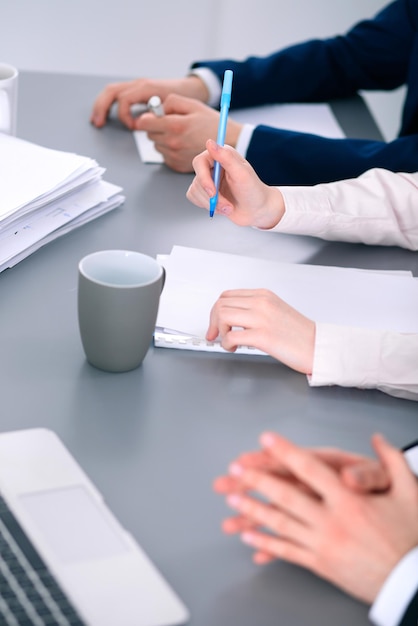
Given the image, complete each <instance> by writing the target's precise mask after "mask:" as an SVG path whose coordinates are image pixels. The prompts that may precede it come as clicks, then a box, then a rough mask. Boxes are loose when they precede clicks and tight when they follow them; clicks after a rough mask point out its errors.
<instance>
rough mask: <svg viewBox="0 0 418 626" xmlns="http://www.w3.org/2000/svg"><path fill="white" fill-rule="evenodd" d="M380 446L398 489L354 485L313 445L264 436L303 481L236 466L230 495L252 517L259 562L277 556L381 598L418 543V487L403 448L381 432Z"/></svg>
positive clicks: (249, 537)
mask: <svg viewBox="0 0 418 626" xmlns="http://www.w3.org/2000/svg"><path fill="white" fill-rule="evenodd" d="M372 443H373V447H374V449H375V451H376V453H377V455H378V457H379V460H380V463H381V464H382V466H383V467H384V469H385V471H386V472H387V474H388V476H389V481H390V486H389V487H388V489H387V490H386V491H384V492H380V493H372V494H364V493H363V494H362V493H355V492H353V491H352V490H350V489H348V488H347V487H346V485H344V484H343V483H342V481H341V479H340V477H339V476H338V474H336V472H335V471H334V470H333V469H332V468H330V467H329V466H328V465H327V464H326V463H325V462H323V461H322V460H321V459H319V458H318V457H317V456H315V454H313V453H312V452H310V451H309V450H304V449H301V448H299V447H297V446H295V445H293V444H292V443H290V442H289V441H287V440H286V439H284V438H283V437H280V436H278V435H275V434H273V433H265V434H264V435H262V437H261V444H262V446H263V448H265V449H268V450H269V451H270V453H271V454H272V455H273V456H274V457H275V458H277V460H278V462H279V463H280V465H281V466H283V467H285V468H286V470H287V471H288V472H289V473H290V474H291V475H292V476H293V477H294V478H295V479H296V480H295V482H294V483H292V482H290V481H288V480H287V479H286V478H285V479H283V478H281V477H279V476H272V475H271V474H270V473H269V472H265V471H261V470H259V469H253V468H251V469H249V468H245V467H242V466H240V465H238V464H234V466H233V472H234V475H235V478H236V479H237V481H239V483H240V488H239V489H237V491H236V492H235V493H232V494H231V495H229V496H228V503H229V505H230V506H231V507H232V508H234V509H235V510H236V511H237V512H238V513H239V515H240V516H242V517H243V518H244V519H245V520H247V528H245V525H244V526H243V528H244V531H243V532H242V534H241V538H242V540H243V541H244V542H245V543H247V544H248V545H250V546H252V547H253V548H255V550H256V552H255V554H254V560H255V561H256V562H259V563H264V562H266V561H268V560H269V558H270V557H271V555H274V556H275V557H276V558H282V559H284V560H287V561H289V562H292V563H295V564H297V565H299V566H302V567H305V568H307V569H309V570H311V571H312V572H314V573H316V574H317V575H319V576H321V577H323V578H325V579H327V580H329V581H330V582H332V583H333V584H335V585H337V586H339V587H340V588H342V589H343V590H344V591H346V592H348V593H350V594H351V595H353V596H355V597H357V598H359V599H360V600H363V601H365V602H368V603H371V602H373V600H374V599H375V597H376V595H377V593H378V592H379V590H380V588H381V586H382V584H383V582H384V581H385V579H386V578H387V576H388V575H389V573H390V572H391V571H392V569H393V568H394V567H395V565H396V564H397V563H398V561H399V560H400V559H401V558H402V557H403V556H404V555H405V554H406V553H407V552H408V551H409V550H411V549H412V548H413V547H415V546H417V545H418V527H417V523H416V520H417V519H418V485H417V481H416V479H415V476H414V475H413V474H412V472H411V470H410V469H409V467H408V465H407V462H406V460H405V459H404V457H403V455H402V453H401V452H400V451H399V450H397V449H396V448H394V447H392V446H391V445H390V444H388V443H387V442H386V441H385V440H384V439H383V437H381V436H377V435H375V436H374V437H373V439H372ZM298 483H302V484H304V485H305V486H306V487H307V489H301V488H300V486H299V484H298ZM249 492H253V493H257V494H259V495H261V496H262V497H263V498H264V501H260V500H259V499H258V498H256V497H252V496H250V495H249ZM263 528H266V529H267V530H268V531H270V532H269V534H267V533H265V532H263V530H262V529H263ZM271 533H273V534H271Z"/></svg>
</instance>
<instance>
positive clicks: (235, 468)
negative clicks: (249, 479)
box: [229, 463, 244, 476]
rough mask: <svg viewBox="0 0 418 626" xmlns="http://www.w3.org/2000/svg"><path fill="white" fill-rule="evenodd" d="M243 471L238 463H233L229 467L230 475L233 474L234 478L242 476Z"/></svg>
mask: <svg viewBox="0 0 418 626" xmlns="http://www.w3.org/2000/svg"><path fill="white" fill-rule="evenodd" d="M243 471H244V470H243V469H242V467H241V465H238V463H231V465H230V466H229V473H230V474H232V476H242V473H243Z"/></svg>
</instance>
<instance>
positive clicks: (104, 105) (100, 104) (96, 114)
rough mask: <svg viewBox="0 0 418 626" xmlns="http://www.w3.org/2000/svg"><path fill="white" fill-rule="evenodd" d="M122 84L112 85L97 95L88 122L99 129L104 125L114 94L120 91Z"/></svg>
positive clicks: (114, 98)
mask: <svg viewBox="0 0 418 626" xmlns="http://www.w3.org/2000/svg"><path fill="white" fill-rule="evenodd" d="M122 85H123V83H112V84H111V85H107V87H106V88H105V89H104V90H103V91H102V92H101V93H100V94H99V95H98V97H97V98H96V100H95V102H94V104H93V109H92V113H91V116H90V121H91V123H92V124H94V125H95V126H97V127H98V128H100V127H101V126H103V125H104V124H105V123H106V119H107V116H108V114H109V111H110V107H111V106H112V104H113V103H114V102H115V101H116V94H117V93H118V91H119V90H120V89H121V87H122Z"/></svg>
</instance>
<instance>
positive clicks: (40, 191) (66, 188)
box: [0, 133, 124, 271]
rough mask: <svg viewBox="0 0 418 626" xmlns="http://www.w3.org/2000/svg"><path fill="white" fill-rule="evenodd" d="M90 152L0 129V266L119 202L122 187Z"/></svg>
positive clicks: (112, 207)
mask: <svg viewBox="0 0 418 626" xmlns="http://www.w3.org/2000/svg"><path fill="white" fill-rule="evenodd" d="M104 171H105V170H104V169H103V168H101V167H99V165H98V164H97V163H96V161H94V160H93V159H90V158H89V157H84V156H80V155H78V154H74V153H71V152H62V151H60V150H53V149H50V148H45V147H43V146H39V145H37V144H34V143H31V142H28V141H25V140H23V139H19V138H17V137H13V136H10V135H5V134H1V133H0V271H3V270H4V269H6V268H8V267H12V266H13V265H15V264H16V263H18V262H19V261H21V260H22V259H23V258H25V257H27V256H28V255H29V254H31V253H32V252H34V251H35V250H37V249H38V248H40V247H41V246H43V245H45V244H46V243H48V242H49V241H51V240H52V239H55V238H57V237H59V236H61V235H63V234H64V233H66V232H69V231H70V230H72V229H74V228H77V227H79V226H81V225H82V224H85V223H86V222H88V221H90V220H92V219H94V218H96V217H98V216H99V215H102V214H103V213H106V212H108V211H110V210H112V209H114V208H116V207H117V206H120V205H121V204H122V203H123V201H124V197H123V195H121V193H120V192H121V191H122V189H121V188H120V187H118V186H116V185H112V184H111V183H107V182H105V181H103V180H102V174H103V172H104Z"/></svg>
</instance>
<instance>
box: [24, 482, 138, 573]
mask: <svg viewBox="0 0 418 626" xmlns="http://www.w3.org/2000/svg"><path fill="white" fill-rule="evenodd" d="M19 500H20V502H21V503H22V505H23V507H24V508H25V510H26V512H27V514H28V515H29V516H30V517H31V519H32V521H33V523H34V524H35V525H36V526H37V527H38V530H39V531H40V532H41V533H42V535H43V536H44V541H45V543H46V544H48V545H49V547H50V549H51V550H52V551H53V552H54V554H55V556H56V558H57V559H59V560H60V561H62V562H63V563H75V562H77V561H85V560H92V559H102V558H108V557H112V556H116V555H118V554H122V553H123V552H126V551H127V550H129V547H128V545H127V544H125V543H124V541H123V536H121V534H120V531H119V533H118V532H117V531H116V529H115V527H114V520H112V518H111V517H110V516H108V515H106V513H107V511H106V510H105V509H102V508H100V505H99V504H98V503H97V502H96V501H95V500H94V498H93V497H92V495H91V494H90V493H89V492H88V491H87V490H86V489H85V488H84V487H82V486H81V485H80V486H71V487H66V488H63V489H53V490H48V491H40V492H37V493H30V494H23V495H22V494H21V495H20V496H19Z"/></svg>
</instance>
